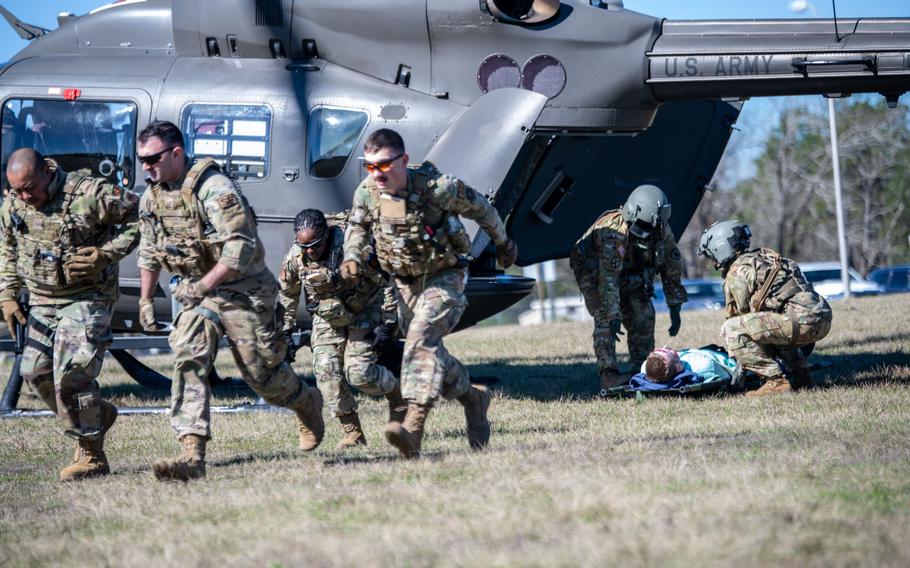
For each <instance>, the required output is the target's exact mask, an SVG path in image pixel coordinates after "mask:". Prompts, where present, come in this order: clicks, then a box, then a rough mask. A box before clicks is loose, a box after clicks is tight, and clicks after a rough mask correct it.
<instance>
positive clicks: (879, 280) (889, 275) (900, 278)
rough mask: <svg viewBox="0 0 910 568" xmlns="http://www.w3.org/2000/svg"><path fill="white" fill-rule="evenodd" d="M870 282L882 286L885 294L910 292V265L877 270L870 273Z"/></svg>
mask: <svg viewBox="0 0 910 568" xmlns="http://www.w3.org/2000/svg"><path fill="white" fill-rule="evenodd" d="M869 280H871V281H873V282H875V283H876V284H878V285H879V286H881V288H882V291H883V292H884V293H885V294H893V293H895V292H910V264H902V265H900V266H885V267H882V268H876V269H875V270H873V271H872V272H870V273H869Z"/></svg>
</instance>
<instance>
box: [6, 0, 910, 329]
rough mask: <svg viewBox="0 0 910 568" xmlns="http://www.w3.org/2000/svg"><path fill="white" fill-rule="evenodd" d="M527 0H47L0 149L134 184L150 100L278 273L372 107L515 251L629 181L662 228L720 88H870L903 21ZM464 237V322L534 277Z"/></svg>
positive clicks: (347, 198) (901, 88)
mask: <svg viewBox="0 0 910 568" xmlns="http://www.w3.org/2000/svg"><path fill="white" fill-rule="evenodd" d="M534 4H535V5H545V6H549V7H551V8H552V9H553V11H554V13H553V14H552V15H550V16H549V17H547V18H546V19H545V20H544V21H542V22H534V23H529V22H531V21H532V20H530V19H529V20H527V21H523V20H522V19H521V17H520V14H514V15H516V17H514V18H513V17H509V15H510V14H513V12H514V10H519V9H520V7H521V5H523V3H521V2H507V1H502V0H488V1H487V2H480V3H478V1H477V0H387V1H384V2H376V1H375V0H347V1H340V0H180V1H173V2H172V1H171V0H130V1H127V2H123V3H121V4H116V5H112V6H109V7H106V8H105V9H103V10H100V11H97V12H95V13H92V14H89V15H86V16H82V17H75V16H68V15H61V16H60V17H59V27H58V29H56V30H54V31H52V32H49V33H47V34H44V35H41V36H40V37H37V38H36V39H34V40H33V41H32V43H31V44H30V45H29V46H27V47H26V48H25V49H23V50H22V51H21V52H19V53H18V54H17V55H16V56H15V57H14V58H13V59H12V60H11V61H10V62H9V63H8V64H7V66H6V67H5V68H3V70H2V72H0V103H2V105H3V109H4V119H3V120H4V138H3V142H2V144H0V154H2V156H3V157H4V160H5V157H6V156H8V154H9V152H10V151H11V150H12V149H14V148H15V147H17V146H22V145H29V146H32V147H35V148H36V149H38V150H39V151H42V152H45V153H47V154H49V155H51V156H53V157H56V158H57V159H58V160H60V161H61V163H62V164H63V166H64V167H65V168H70V169H73V168H80V167H88V168H90V169H92V171H93V173H94V174H95V175H103V176H106V177H108V178H109V179H111V180H113V181H117V182H118V183H122V184H123V185H125V186H128V187H131V188H133V189H135V190H137V191H141V190H143V188H144V182H143V181H142V179H141V178H142V172H141V169H138V168H137V162H136V157H135V135H136V133H137V132H138V131H139V130H141V128H142V127H143V126H145V125H146V124H147V123H148V122H149V121H151V120H155V119H161V120H170V121H172V122H174V123H176V124H178V125H179V126H180V127H181V129H182V130H183V131H184V133H185V134H186V136H187V149H188V152H189V153H190V154H193V155H195V156H197V157H201V156H211V157H213V158H215V159H216V160H219V161H220V162H222V163H223V164H224V166H225V168H226V169H227V170H228V171H229V172H231V174H232V175H233V176H234V177H235V178H236V179H237V182H238V183H239V185H240V187H241V188H242V190H243V192H244V194H245V195H246V197H247V199H248V200H249V201H250V203H251V205H252V206H253V208H254V209H255V211H256V214H257V218H258V222H259V233H260V236H261V238H262V240H263V242H264V243H265V246H266V250H267V251H268V264H269V266H270V267H271V268H272V270H273V271H275V270H277V268H278V265H279V263H280V260H281V258H282V256H283V255H284V254H285V253H286V252H287V250H288V248H289V247H290V245H291V243H292V240H293V229H292V221H293V218H294V215H295V214H296V213H297V212H298V211H299V210H300V209H302V208H305V207H315V208H318V209H322V210H324V211H339V210H343V209H346V208H348V207H349V206H350V203H351V197H352V194H353V191H354V189H355V187H356V186H357V184H358V183H359V182H360V180H361V179H362V178H363V176H364V171H363V170H362V168H361V166H360V163H359V161H358V160H357V159H356V157H357V155H358V154H359V153H360V149H361V147H362V143H363V138H364V137H365V136H366V135H367V134H368V133H369V132H370V131H372V130H375V129H377V128H382V127H388V128H393V129H395V130H397V131H398V132H400V133H401V134H402V136H403V137H404V139H405V142H406V144H407V150H408V154H409V155H410V158H411V161H412V162H419V161H422V160H424V159H429V160H431V161H433V162H434V163H435V164H436V165H437V166H438V167H439V168H440V169H441V170H443V171H447V172H450V173H453V174H455V175H458V176H459V177H461V178H462V179H464V180H465V181H466V182H468V183H469V184H471V185H472V186H474V187H475V188H476V189H478V190H479V191H481V192H482V193H484V194H485V195H487V196H488V197H489V199H490V200H491V201H492V203H493V204H494V206H495V207H496V208H497V209H498V210H499V211H500V213H501V214H502V215H503V217H504V218H506V219H507V228H508V231H509V233H510V235H511V236H512V238H513V239H515V240H516V241H517V242H518V245H519V251H520V256H519V263H520V264H529V263H533V262H538V261H541V260H546V259H550V258H560V257H565V256H567V255H568V252H569V250H570V248H571V246H572V244H573V243H574V241H575V239H577V238H578V236H580V235H581V233H582V232H583V231H584V230H585V228H586V227H587V226H588V225H589V224H590V223H591V222H592V221H593V220H594V219H595V218H596V217H597V216H598V215H599V214H600V213H601V212H602V211H604V210H606V209H609V208H613V207H617V206H619V205H620V204H621V203H622V202H623V201H624V200H625V197H626V196H627V195H628V193H629V192H630V191H631V190H632V189H634V187H636V186H637V185H639V184H641V183H653V184H656V185H659V186H660V187H661V188H663V189H664V191H666V192H667V194H668V195H669V196H670V199H671V201H672V203H673V217H672V220H671V222H672V225H673V229H674V231H675V233H676V234H677V235H679V234H681V233H682V231H683V229H684V228H685V226H686V224H687V223H688V221H689V219H690V218H691V216H692V214H693V212H694V210H695V208H696V207H697V205H698V203H699V201H700V199H701V196H702V194H703V192H704V190H705V187H706V186H707V184H708V182H709V181H710V179H711V177H712V175H713V173H714V170H715V168H716V166H717V163H718V161H719V159H720V156H721V154H722V153H723V150H724V148H725V146H726V143H727V140H728V138H729V134H730V128H731V126H732V125H733V123H734V122H735V120H736V117H737V116H738V113H739V109H740V105H739V104H738V103H736V102H722V101H721V100H720V99H725V100H728V101H729V100H733V99H744V98H747V97H749V96H764V95H784V94H808V93H819V94H828V95H835V96H842V95H847V94H850V93H854V92H880V93H882V94H884V95H886V96H887V97H888V98H889V101H891V100H896V97H897V96H898V95H899V94H901V93H903V92H905V91H906V90H907V88H908V87H910V20H861V21H858V20H850V21H841V22H840V29H841V30H848V31H849V33H848V34H845V35H844V37H840V34H836V33H835V29H834V25H833V22H831V21H824V20H811V21H748V22H736V21H708V22H695V21H692V22H670V21H665V20H660V19H657V18H654V17H651V16H646V15H642V14H638V13H635V12H632V11H628V10H624V9H622V8H621V3H620V2H611V3H608V4H605V5H604V6H605V7H603V8H602V7H594V6H591V5H589V4H588V3H587V2H581V1H572V0H567V1H565V2H562V3H559V2H553V1H551V0H538V1H537V2H535V3H534ZM504 14H505V16H504ZM7 123H9V125H8V124H7ZM7 126H9V128H7ZM10 132H11V133H12V134H10ZM472 230H476V227H472ZM474 245H475V246H474V250H473V251H472V252H473V253H474V256H475V257H476V258H477V260H476V261H475V262H474V263H473V264H472V267H471V280H470V281H469V285H468V296H469V302H470V306H471V307H470V308H469V311H468V313H466V315H465V317H464V323H465V324H472V323H475V322H477V321H479V320H480V319H483V318H484V317H488V316H489V315H492V314H494V313H496V312H497V311H500V310H501V309H503V308H505V307H507V306H508V305H510V304H511V303H513V302H514V301H517V300H518V299H520V298H521V297H522V296H523V295H525V294H526V293H527V292H528V291H530V289H531V285H532V283H533V282H532V281H530V280H527V279H521V278H515V277H508V276H505V275H502V274H497V273H496V271H495V266H493V264H492V257H491V255H490V254H489V247H488V246H487V241H486V239H485V237H484V235H482V234H476V235H475V242H474ZM121 274H122V278H121V279H122V284H123V291H124V295H123V298H122V299H121V303H120V304H119V305H118V309H117V313H116V316H115V326H116V327H117V328H118V329H121V330H137V329H138V324H137V323H136V322H135V309H136V308H135V306H136V299H137V294H138V279H137V271H136V267H135V262H134V259H133V258H128V259H126V260H125V261H124V262H123V263H122V266H121ZM163 278H165V277H163ZM166 288H167V287H166V286H165V285H164V280H163V281H162V286H161V291H160V300H159V301H160V303H161V305H160V306H159V313H162V314H167V313H169V308H168V306H169V304H168V300H167V293H166V292H165V290H166Z"/></svg>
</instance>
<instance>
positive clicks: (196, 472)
mask: <svg viewBox="0 0 910 568" xmlns="http://www.w3.org/2000/svg"><path fill="white" fill-rule="evenodd" d="M138 156H139V161H140V162H142V168H143V169H144V170H145V171H146V173H147V175H148V176H149V178H150V181H151V184H150V186H149V188H148V190H147V191H146V192H145V194H144V195H143V196H142V202H141V204H140V207H139V209H140V233H141V240H140V244H139V269H140V270H139V272H140V283H141V300H140V308H139V310H140V311H139V321H140V323H141V324H142V327H143V328H144V329H146V330H152V329H156V327H157V324H156V321H155V311H154V304H153V303H152V296H153V294H154V292H155V287H156V285H157V282H158V276H159V273H160V272H161V269H162V268H165V269H167V270H168V271H169V272H171V273H172V274H175V275H177V276H179V277H180V279H181V280H180V282H179V284H177V286H176V287H175V289H174V290H173V297H174V298H175V299H176V300H177V301H179V302H180V303H181V304H183V310H182V311H181V312H180V313H179V314H178V315H177V316H176V318H175V320H174V329H173V331H171V335H170V337H169V338H168V342H169V343H170V346H171V350H172V352H173V354H174V373H173V379H172V387H171V425H172V426H173V428H174V431H175V432H176V433H177V438H178V439H179V440H180V442H181V444H182V446H183V451H182V453H180V455H178V456H177V457H176V458H174V459H170V460H162V461H159V462H158V463H156V464H154V468H153V469H154V473H155V477H157V478H158V479H159V480H163V481H165V480H182V481H186V480H189V479H196V478H202V477H205V448H206V443H207V442H208V440H210V439H211V435H212V434H211V428H210V423H209V422H210V416H209V404H210V399H211V385H210V384H209V382H208V376H209V374H210V373H211V371H212V366H213V364H214V362H215V356H216V355H217V354H218V344H219V343H220V342H221V339H222V337H224V336H227V338H228V342H229V344H230V347H231V352H232V353H233V355H234V361H235V362H236V363H237V367H238V369H239V370H240V374H241V376H242V377H243V380H244V381H246V383H247V384H248V385H249V386H250V388H252V389H253V391H254V392H255V393H256V394H258V395H259V396H261V397H262V398H264V399H265V400H266V401H267V402H269V403H270V404H274V405H276V406H282V407H285V408H290V409H291V410H293V411H294V412H295V414H296V416H297V427H298V432H299V438H300V447H301V448H302V449H303V450H306V451H310V450H313V449H315V448H316V446H318V445H319V443H320V442H321V441H322V435H323V432H324V430H325V425H324V423H323V420H322V397H321V395H320V394H319V391H318V390H317V389H315V388H310V387H307V386H306V384H305V383H304V382H303V381H302V380H301V379H300V378H299V377H297V375H295V374H294V371H293V370H291V367H290V365H288V364H287V363H286V362H284V361H283V357H284V353H285V351H286V350H287V345H286V344H285V341H284V337H283V336H282V334H281V327H280V322H278V321H276V314H275V303H276V298H277V296H278V283H277V282H276V280H275V277H274V276H273V275H272V273H271V272H269V270H268V269H267V268H266V266H265V251H264V249H263V246H262V242H261V241H260V240H259V236H258V235H257V232H256V223H255V220H254V219H253V214H252V210H251V209H250V207H249V205H248V204H247V203H246V200H245V199H244V198H243V196H242V194H241V193H240V191H239V190H238V188H237V187H236V186H235V185H234V182H233V181H232V180H231V179H230V178H228V177H227V176H226V175H224V174H223V173H222V172H221V170H220V168H219V167H218V165H217V164H216V163H215V162H214V161H213V160H211V159H204V160H199V161H198V162H196V163H195V164H193V163H192V162H191V161H190V160H189V159H188V158H187V155H186V152H185V149H184V140H183V134H181V132H180V130H179V129H178V128H177V127H176V126H175V125H173V124H171V123H170V122H163V121H158V122H153V123H151V124H149V125H148V126H147V127H146V128H145V129H144V130H143V131H142V132H141V133H140V134H139V147H138Z"/></svg>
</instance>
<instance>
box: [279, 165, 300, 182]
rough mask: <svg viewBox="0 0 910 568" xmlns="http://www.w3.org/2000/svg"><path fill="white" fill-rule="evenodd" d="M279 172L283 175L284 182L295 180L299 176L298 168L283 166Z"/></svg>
mask: <svg viewBox="0 0 910 568" xmlns="http://www.w3.org/2000/svg"><path fill="white" fill-rule="evenodd" d="M281 173H282V175H284V181H286V182H292V181H295V180H296V179H297V178H298V177H300V169H298V168H284V169H283V170H282V171H281Z"/></svg>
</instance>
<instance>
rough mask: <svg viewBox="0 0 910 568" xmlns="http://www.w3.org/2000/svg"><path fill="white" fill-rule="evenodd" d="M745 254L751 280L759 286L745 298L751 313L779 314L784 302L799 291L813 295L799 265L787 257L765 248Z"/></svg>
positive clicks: (784, 304) (812, 290)
mask: <svg viewBox="0 0 910 568" xmlns="http://www.w3.org/2000/svg"><path fill="white" fill-rule="evenodd" d="M747 254H748V255H749V258H748V260H750V261H751V263H752V265H753V266H754V268H755V273H756V279H755V281H756V282H759V283H761V285H760V286H759V288H758V290H756V291H755V293H754V294H753V295H752V297H751V298H750V299H749V308H750V309H751V311H752V312H760V311H763V310H764V311H772V312H782V311H783V310H784V307H785V306H786V304H787V302H788V301H789V300H790V299H791V298H793V296H795V295H797V294H798V293H800V292H807V293H809V294H811V295H812V296H813V297H814V296H815V290H814V289H813V288H812V285H811V284H809V283H808V282H807V281H806V278H805V276H803V273H802V271H801V270H800V269H799V266H798V265H797V264H796V263H795V262H793V261H792V260H790V259H789V258H784V257H782V256H781V255H779V254H778V253H776V252H774V251H773V250H771V249H766V248H762V249H758V250H755V251H751V252H749V253H747ZM817 300H818V299H817V298H815V301H817Z"/></svg>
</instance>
